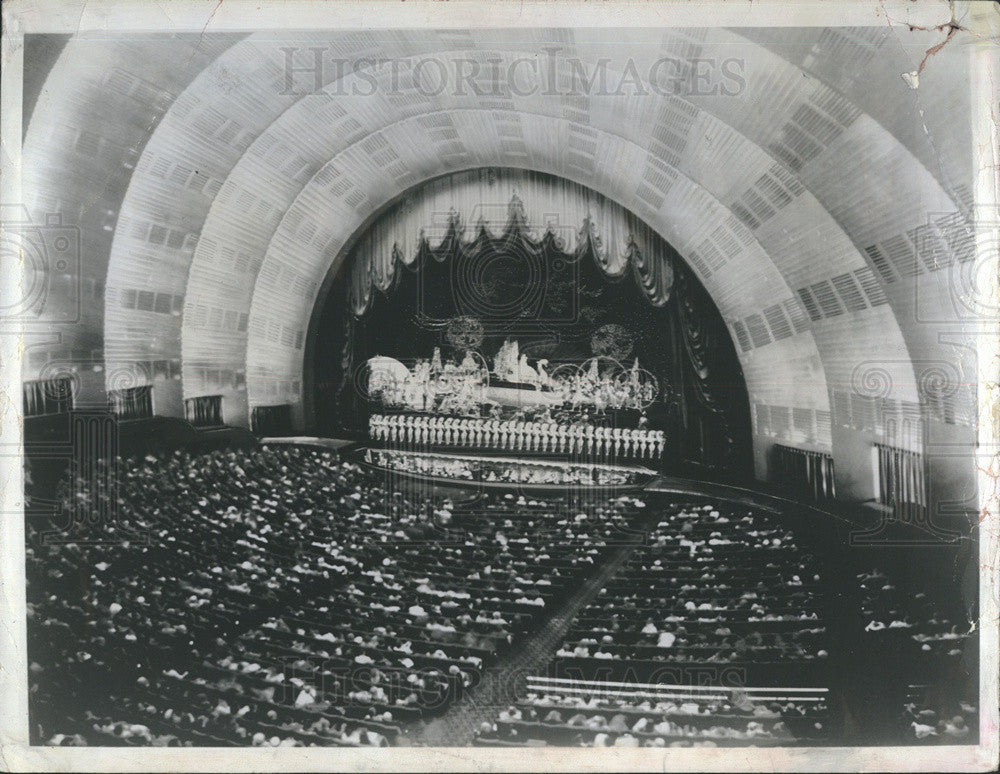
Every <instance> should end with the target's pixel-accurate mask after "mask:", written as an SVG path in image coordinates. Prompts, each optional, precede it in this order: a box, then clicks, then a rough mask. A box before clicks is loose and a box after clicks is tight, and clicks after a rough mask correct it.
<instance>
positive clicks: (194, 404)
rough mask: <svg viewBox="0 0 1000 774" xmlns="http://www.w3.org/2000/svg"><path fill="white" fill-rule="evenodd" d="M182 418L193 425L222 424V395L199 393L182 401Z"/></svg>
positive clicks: (209, 425) (212, 425)
mask: <svg viewBox="0 0 1000 774" xmlns="http://www.w3.org/2000/svg"><path fill="white" fill-rule="evenodd" d="M184 418H185V419H186V420H187V421H188V422H190V423H191V424H192V425H194V426H195V427H214V426H217V425H221V424H222V396H221V395H199V396H198V397H196V398H187V399H186V400H185V401H184Z"/></svg>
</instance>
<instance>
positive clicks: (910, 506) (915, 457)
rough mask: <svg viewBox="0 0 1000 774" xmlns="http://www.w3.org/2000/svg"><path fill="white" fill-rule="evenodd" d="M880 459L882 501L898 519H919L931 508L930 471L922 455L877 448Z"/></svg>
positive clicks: (887, 447)
mask: <svg viewBox="0 0 1000 774" xmlns="http://www.w3.org/2000/svg"><path fill="white" fill-rule="evenodd" d="M875 453H876V456H877V458H878V501H879V503H881V504H882V505H888V506H890V507H891V508H893V510H894V511H895V513H896V515H897V516H898V517H900V518H903V519H905V518H906V517H907V516H919V515H920V513H922V512H923V511H924V510H925V509H926V508H927V506H928V493H927V471H926V469H925V466H924V457H923V455H922V454H920V453H919V452H915V451H909V450H907V449H900V448H898V447H896V446H887V445H886V444H882V443H877V444H875Z"/></svg>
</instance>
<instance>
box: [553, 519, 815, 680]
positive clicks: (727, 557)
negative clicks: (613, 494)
mask: <svg viewBox="0 0 1000 774" xmlns="http://www.w3.org/2000/svg"><path fill="white" fill-rule="evenodd" d="M815 565H816V562H815V560H814V559H813V557H812V556H811V555H809V554H808V553H806V552H805V551H803V550H801V549H800V548H799V547H798V546H797V545H796V542H795V538H794V536H793V535H792V533H791V532H789V531H788V530H786V529H783V528H780V527H776V526H774V525H772V524H770V523H769V522H768V521H767V520H766V518H764V517H762V516H761V515H760V514H758V513H754V512H749V511H747V510H746V509H744V510H742V511H740V510H738V509H736V508H723V507H722V506H719V507H718V508H717V507H714V506H712V505H703V506H696V505H676V506H674V507H673V508H671V509H669V510H668V511H667V512H665V513H664V514H663V518H662V519H661V520H660V522H659V523H658V524H656V525H655V526H653V528H652V529H651V531H650V533H649V537H648V540H647V543H646V545H645V546H644V547H642V548H640V549H638V550H636V551H635V552H633V553H632V555H631V556H630V557H629V559H628V560H627V562H626V563H625V565H624V566H623V567H622V568H621V569H620V570H619V571H618V572H617V573H616V575H615V576H614V577H613V578H612V579H611V580H610V581H609V582H608V584H607V585H606V586H605V587H604V588H603V589H601V591H600V592H599V593H598V596H597V598H596V599H595V600H594V601H593V602H592V603H591V604H590V605H588V606H587V607H586V608H585V609H584V610H582V611H581V613H580V614H579V615H578V616H577V619H576V620H575V621H574V623H573V626H572V627H571V628H570V632H569V634H568V636H567V639H566V642H565V643H564V644H563V646H562V647H561V648H560V649H559V650H558V651H557V652H556V655H557V656H558V657H561V658H575V659H590V660H627V661H632V662H635V661H649V662H656V661H658V660H661V659H664V658H667V659H669V660H671V661H673V662H676V661H694V662H703V663H744V662H747V661H752V662H755V663H761V662H783V661H787V662H803V661H811V660H821V659H825V658H826V657H827V656H828V652H827V650H826V649H825V647H824V642H825V640H826V636H825V635H826V628H825V626H824V625H823V621H822V620H821V616H820V612H819V611H820V605H819V599H820V595H819V593H818V588H819V583H820V576H819V574H818V573H817V571H816V569H815Z"/></svg>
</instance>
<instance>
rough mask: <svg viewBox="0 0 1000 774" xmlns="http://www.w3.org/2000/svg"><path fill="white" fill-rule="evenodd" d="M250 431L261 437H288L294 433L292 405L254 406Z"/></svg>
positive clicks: (251, 413)
mask: <svg viewBox="0 0 1000 774" xmlns="http://www.w3.org/2000/svg"><path fill="white" fill-rule="evenodd" d="M250 429H251V430H252V431H253V432H254V433H255V434H256V435H259V436H267V435H288V434H289V433H291V431H292V405H291V404H290V403H282V404H280V405H277V406H254V407H253V410H252V411H251V412H250Z"/></svg>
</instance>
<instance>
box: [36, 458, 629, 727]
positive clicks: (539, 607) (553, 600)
mask: <svg viewBox="0 0 1000 774" xmlns="http://www.w3.org/2000/svg"><path fill="white" fill-rule="evenodd" d="M117 481H118V486H117V491H113V490H112V491H105V492H94V491H91V490H90V489H88V486H89V485H88V484H87V483H86V482H84V481H76V482H73V486H72V492H70V493H67V494H66V499H67V501H72V500H82V501H89V502H90V505H91V506H93V507H96V506H95V504H94V501H96V500H97V499H100V498H103V499H104V500H105V502H104V503H103V505H102V508H103V511H102V510H101V509H98V512H107V513H109V514H111V515H110V518H109V520H107V521H105V522H104V523H99V524H92V525H88V524H80V525H78V526H77V527H76V528H74V529H71V530H70V531H68V532H67V531H64V532H62V533H60V532H58V531H55V532H53V531H51V530H47V528H48V527H50V526H51V525H47V524H46V525H39V524H34V523H32V522H29V523H28V525H27V545H28V548H27V577H28V587H27V593H28V630H29V647H28V653H29V663H30V675H31V686H30V691H31V718H32V735H33V739H34V740H35V741H36V742H38V743H42V744H45V743H51V744H102V745H104V744H119V745H120V744H139V745H269V746H287V745H295V746H299V745H345V746H381V745H387V744H393V743H394V742H395V741H396V740H397V739H398V738H399V737H400V735H401V734H403V733H405V730H406V728H407V724H408V723H410V722H412V721H417V720H419V719H420V718H423V717H426V716H428V715H431V714H433V713H436V712H439V711H441V710H443V709H444V708H445V707H447V706H448V704H449V703H450V702H452V701H453V700H454V699H455V698H457V697H458V696H459V695H460V694H461V692H462V691H463V690H464V689H465V688H467V687H468V686H470V685H473V684H474V683H475V681H476V680H477V678H478V676H479V673H480V671H481V670H482V668H483V667H484V666H485V665H486V664H488V663H489V662H490V661H491V660H492V659H494V658H495V657H496V655H497V654H498V653H499V652H501V651H502V650H504V649H506V648H508V647H510V646H511V645H512V644H516V643H517V642H518V641H519V639H520V638H521V637H522V636H523V635H524V634H525V633H527V632H529V631H530V630H531V629H532V627H533V626H534V625H535V624H536V622H537V621H538V619H539V618H540V617H541V616H542V615H543V614H544V612H545V611H546V610H549V609H551V608H552V607H553V606H554V605H556V604H558V602H559V601H560V599H561V597H562V596H563V595H564V594H566V593H568V592H569V591H570V590H571V589H573V588H574V586H576V585H578V584H579V582H580V579H581V576H582V575H584V574H585V573H587V572H590V571H591V570H592V569H593V567H594V566H595V565H596V564H598V563H599V562H600V561H601V560H602V559H603V557H604V556H605V554H606V553H607V551H608V550H609V546H610V545H611V544H612V543H613V541H614V539H615V536H616V534H617V533H618V532H619V531H621V530H623V529H627V528H628V524H629V523H630V521H631V520H632V519H633V518H634V517H635V514H636V512H637V508H638V506H637V504H636V502H634V501H631V500H629V499H627V498H620V499H618V500H613V501H608V502H605V503H603V504H601V505H598V506H595V507H591V508H580V509H578V508H576V507H575V506H574V504H573V503H571V502H570V501H569V500H568V499H566V498H563V499H555V498H552V499H549V500H547V501H544V500H529V499H526V498H524V497H517V496H514V495H510V494H508V495H495V496H493V497H492V498H487V499H486V501H485V502H481V503H478V504H475V505H474V506H470V505H465V506H461V507H459V506H455V505H453V504H452V503H451V502H450V501H448V500H442V499H440V498H437V499H431V498H429V497H428V498H425V499H424V500H423V501H419V502H411V501H408V500H407V499H406V498H404V497H403V496H402V495H401V494H400V493H398V492H390V491H386V490H385V489H384V488H383V487H382V486H380V479H379V476H378V475H377V474H376V473H372V472H369V471H366V470H365V469H364V468H362V467H359V466H357V465H354V464H350V463H346V462H342V461H339V460H338V459H337V457H336V455H334V454H332V453H331V452H328V451H325V450H318V449H305V448H300V447H292V446H287V447H284V446H282V447H274V448H263V449H259V450H254V451H250V452H221V451H219V452H213V453H209V454H203V455H200V456H197V457H193V456H191V455H190V454H188V453H185V452H177V453H175V454H173V455H171V456H168V457H166V458H154V457H146V458H144V459H141V460H125V461H122V462H121V464H120V471H119V474H118V476H117ZM70 505H71V502H67V507H69V506H70ZM529 535H530V539H529V538H528V537H527V536H529Z"/></svg>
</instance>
